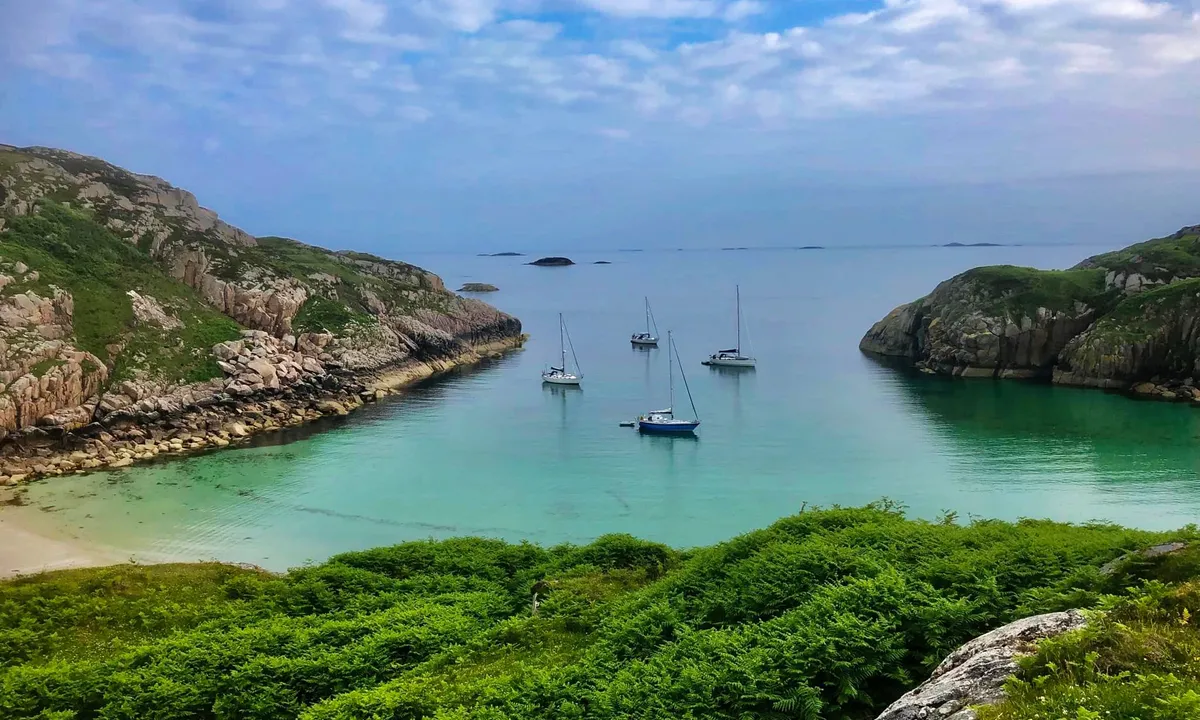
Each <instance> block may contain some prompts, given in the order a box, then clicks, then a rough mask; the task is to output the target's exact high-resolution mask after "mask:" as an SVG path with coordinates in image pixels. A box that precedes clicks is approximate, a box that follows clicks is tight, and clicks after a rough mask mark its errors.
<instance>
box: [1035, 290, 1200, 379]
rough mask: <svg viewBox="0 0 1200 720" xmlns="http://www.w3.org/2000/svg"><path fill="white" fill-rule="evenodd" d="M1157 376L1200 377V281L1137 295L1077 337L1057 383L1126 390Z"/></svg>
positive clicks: (1067, 350) (1064, 357) (1065, 355)
mask: <svg viewBox="0 0 1200 720" xmlns="http://www.w3.org/2000/svg"><path fill="white" fill-rule="evenodd" d="M1156 376H1162V377H1172V378H1183V377H1193V376H1200V279H1191V280H1185V281H1181V282H1177V283H1173V284H1170V285H1166V286H1163V287H1159V288H1155V289H1153V290H1147V291H1143V292H1139V293H1137V294H1135V295H1133V296H1131V297H1128V298H1126V299H1124V300H1122V301H1121V303H1120V304H1119V305H1117V306H1116V308H1115V309H1114V310H1113V311H1112V312H1111V313H1109V314H1108V315H1106V316H1104V317H1102V318H1100V320H1099V321H1097V322H1096V323H1095V324H1094V325H1093V326H1091V327H1090V328H1088V329H1087V330H1086V331H1085V332H1083V333H1082V334H1080V335H1079V336H1078V337H1076V338H1074V339H1073V340H1072V341H1071V342H1070V343H1069V344H1068V345H1067V347H1066V348H1065V349H1064V350H1063V352H1062V356H1061V359H1060V362H1059V367H1058V368H1057V369H1056V371H1055V373H1054V379H1055V382H1058V383H1061V384H1064V385H1082V386H1090V387H1104V388H1127V387H1129V386H1130V385H1132V384H1135V383H1139V382H1142V381H1146V380H1150V379H1152V378H1154V377H1156Z"/></svg>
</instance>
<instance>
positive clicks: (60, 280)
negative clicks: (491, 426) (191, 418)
mask: <svg viewBox="0 0 1200 720" xmlns="http://www.w3.org/2000/svg"><path fill="white" fill-rule="evenodd" d="M520 338H521V324H520V322H519V321H518V320H517V319H516V318H513V317H511V316H509V315H506V314H504V313H501V312H499V311H498V310H496V309H495V308H492V307H491V306H489V305H487V304H485V303H483V302H481V301H479V300H475V299H468V298H463V297H460V296H458V295H456V294H454V293H452V292H449V291H448V290H447V289H446V288H445V286H444V285H443V283H442V281H441V279H440V278H438V277H437V276H436V275H433V274H432V273H429V272H427V271H425V270H422V269H421V268H418V267H416V266H413V265H409V264H407V263H402V262H396V261H392V260H387V259H384V258H380V257H376V256H373V255H368V254H364V253H356V252H348V251H346V252H331V251H328V250H325V249H323V248H319V247H314V246H311V245H305V244H303V243H300V242H296V241H294V240H289V239H285V238H277V237H264V238H255V237H253V236H251V235H250V234H248V233H246V232H244V231H242V230H239V229H238V228H236V227H233V226H231V225H229V224H228V223H226V222H224V221H223V220H221V219H220V218H218V217H217V215H216V213H214V212H212V211H211V210H208V209H206V208H203V207H201V206H200V205H199V203H198V202H197V201H196V198H195V196H194V195H192V194H191V193H189V192H187V191H185V190H181V189H179V188H176V187H173V186H172V185H170V184H169V183H167V182H166V181H164V180H161V179H160V178H157V177H153V176H149V175H140V174H137V173H132V172H129V171H127V170H124V169H122V168H119V167H116V166H114V165H111V164H109V163H106V162H104V161H102V160H99V159H96V158H92V157H86V156H83V155H77V154H75V153H70V152H66V151H62V150H55V149H50V148H40V147H33V148H16V147H12V146H7V145H0V438H5V435H12V434H14V433H15V434H17V435H21V434H24V433H25V431H26V430H27V429H29V428H31V427H35V426H37V427H41V428H45V429H49V430H56V431H61V432H66V431H72V430H78V429H79V428H81V427H83V426H85V425H89V424H94V422H95V421H100V422H101V423H103V422H104V421H105V420H106V417H107V416H109V415H113V414H114V413H125V415H124V416H123V417H124V418H125V421H127V420H128V418H129V412H130V409H131V408H134V409H136V408H141V410H139V412H141V413H142V414H143V415H145V414H146V413H150V414H152V415H153V416H158V417H161V416H163V414H164V413H166V414H171V413H179V412H187V411H188V409H189V408H191V409H192V411H194V410H195V409H196V408H197V407H198V405H197V401H198V400H200V399H205V400H206V401H207V400H211V401H212V402H214V403H217V404H220V403H222V402H228V401H231V400H233V401H236V400H237V399H238V398H243V399H244V398H251V399H259V398H258V396H259V395H266V396H270V395H273V394H281V393H287V392H290V390H289V388H295V387H299V386H307V387H313V388H318V389H319V388H325V387H327V386H328V385H330V383H331V381H330V380H329V378H337V380H336V381H333V382H334V383H335V384H337V385H338V387H343V388H351V387H353V388H357V389H360V390H363V391H364V392H367V391H372V392H373V389H374V388H376V387H378V386H381V385H384V384H386V382H387V380H386V379H387V378H393V379H395V378H397V377H399V378H404V377H409V376H411V375H413V374H426V373H427V372H428V371H429V369H430V368H432V369H438V368H443V367H446V366H449V365H451V364H454V363H456V362H458V361H460V360H472V359H476V358H477V357H478V351H485V352H491V351H494V350H496V349H502V348H504V347H511V346H513V345H516V344H519V342H520ZM231 343H232V344H231ZM417 366H420V368H423V369H420V370H415V371H414V369H413V368H415V367H417ZM318 394H319V393H318ZM307 395H312V393H308V394H307ZM314 402H315V401H314ZM302 414H303V413H301V415H302ZM114 417H115V416H114ZM142 419H143V420H145V419H146V418H145V417H143V418H142ZM150 419H151V420H153V419H154V418H153V417H151V418H150ZM93 430H94V432H93V434H94V433H95V432H98V431H95V429H93ZM6 439H7V440H10V441H11V440H13V438H12V437H9V438H6ZM7 445H8V447H9V449H10V451H11V450H12V448H13V447H18V448H19V447H24V443H16V444H14V443H12V442H9V443H7Z"/></svg>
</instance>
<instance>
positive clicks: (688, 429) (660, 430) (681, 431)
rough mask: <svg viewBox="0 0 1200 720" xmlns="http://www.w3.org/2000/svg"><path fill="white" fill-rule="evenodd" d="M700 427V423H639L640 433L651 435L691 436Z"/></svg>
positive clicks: (644, 421) (640, 421) (645, 421)
mask: <svg viewBox="0 0 1200 720" xmlns="http://www.w3.org/2000/svg"><path fill="white" fill-rule="evenodd" d="M698 427H700V422H699V421H694V422H684V421H679V422H650V421H648V420H639V421H638V431H639V432H644V433H647V434H649V435H691V434H692V433H694V432H696V428H698Z"/></svg>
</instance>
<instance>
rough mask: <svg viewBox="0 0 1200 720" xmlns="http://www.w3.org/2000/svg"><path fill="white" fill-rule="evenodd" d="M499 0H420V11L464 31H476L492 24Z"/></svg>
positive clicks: (417, 4)
mask: <svg viewBox="0 0 1200 720" xmlns="http://www.w3.org/2000/svg"><path fill="white" fill-rule="evenodd" d="M500 4H501V3H500V1H499V0H418V2H417V3H416V7H417V10H418V12H420V13H421V14H423V15H426V16H428V17H431V18H434V19H436V20H439V21H441V22H443V23H445V24H446V25H448V26H450V27H452V28H454V29H456V30H461V31H463V32H468V33H474V32H478V31H479V30H480V29H482V28H484V27H485V26H487V25H489V24H491V23H492V22H493V21H494V20H495V19H496V14H497V12H498V10H499V8H500Z"/></svg>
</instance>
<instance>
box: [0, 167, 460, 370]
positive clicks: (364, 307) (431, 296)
mask: <svg viewBox="0 0 1200 720" xmlns="http://www.w3.org/2000/svg"><path fill="white" fill-rule="evenodd" d="M30 157H37V158H41V159H44V160H47V161H49V162H53V163H55V164H57V165H59V166H61V167H62V168H64V169H65V170H66V171H68V172H70V173H72V174H76V175H78V174H88V175H91V176H95V177H96V178H97V179H98V180H99V181H100V182H103V183H104V184H106V185H108V186H109V187H110V188H111V189H112V190H113V191H114V192H115V193H116V194H117V195H120V196H124V197H126V198H129V199H130V200H133V201H135V202H136V201H137V193H138V189H139V184H138V181H137V179H136V178H135V177H134V176H133V175H132V174H131V173H129V172H128V171H126V170H124V169H122V168H119V167H117V166H115V165H111V164H109V163H107V162H104V161H103V160H100V159H98V158H90V157H73V156H70V155H68V154H64V153H59V152H57V151H54V150H51V149H44V148H25V149H21V150H18V151H15V152H14V151H8V150H0V172H5V171H6V170H7V169H8V168H9V167H12V166H15V165H16V164H17V163H18V162H21V161H23V160H25V159H28V158H30ZM34 177H35V178H38V177H41V176H40V175H39V174H38V173H34ZM16 191H17V193H18V194H20V188H19V187H18V188H17V189H16ZM77 192H78V190H77V189H76V188H73V187H68V188H63V189H60V190H55V191H54V192H52V193H51V195H50V199H53V200H55V201H59V202H65V203H75V201H76V200H77V199H78V198H77ZM93 202H94V203H95V205H96V208H95V212H96V214H97V215H98V216H99V217H101V218H107V217H115V218H119V219H122V220H128V219H130V218H131V215H130V213H129V211H127V210H124V209H122V208H120V207H119V205H118V204H117V203H116V202H115V201H113V200H112V199H98V200H94V201H93ZM158 217H159V219H160V220H162V221H163V222H164V223H166V224H167V225H168V226H173V227H174V228H175V229H174V231H173V232H172V234H171V237H170V238H169V239H168V240H167V241H166V245H168V246H170V245H196V246H199V247H201V248H203V249H204V251H205V253H206V254H207V255H208V256H209V257H210V258H211V259H212V260H213V261H214V264H213V267H212V272H214V273H215V274H216V275H217V276H218V277H221V278H223V279H225V280H233V281H246V280H247V279H248V278H252V277H253V278H258V277H263V276H275V277H284V278H295V279H297V280H299V281H301V282H302V283H304V284H305V285H307V286H308V287H309V289H310V290H312V291H313V296H312V299H311V300H310V302H309V304H308V305H306V306H305V307H304V308H302V310H301V313H300V316H299V318H298V323H299V324H298V327H297V329H299V330H301V331H319V330H329V331H332V332H335V333H337V332H342V331H344V330H346V328H347V327H348V326H349V325H351V324H363V323H370V322H373V320H372V318H371V314H370V312H369V305H368V303H367V301H366V300H365V299H364V292H370V293H372V294H374V295H375V296H376V297H377V298H379V299H380V300H382V301H383V302H384V303H386V304H387V305H388V307H389V308H391V309H392V311H393V314H410V313H412V312H414V311H416V310H418V309H421V308H428V309H432V310H439V311H443V310H445V309H446V304H447V302H448V300H449V297H450V296H449V295H447V294H445V293H442V292H437V291H435V289H434V288H433V286H432V285H431V283H430V282H429V280H428V279H427V278H426V277H425V272H424V271H423V270H421V269H420V268H417V267H415V266H412V265H408V264H406V263H401V262H397V261H391V260H385V259H383V258H379V257H375V256H373V255H369V254H366V253H352V252H345V253H333V252H331V251H329V250H326V249H324V248H320V247H315V246H311V245H305V244H304V243H300V242H297V241H295V240H290V239H287V238H279V237H262V238H258V242H259V244H258V246H257V247H230V246H227V245H225V244H224V243H223V242H221V241H220V240H219V239H218V238H217V237H216V236H215V235H214V234H212V233H202V232H197V231H194V230H189V229H186V228H184V227H182V226H181V225H179V224H178V223H177V222H175V221H174V219H173V218H170V217H167V216H165V215H163V214H162V213H158ZM125 235H127V236H128V237H126V239H127V240H129V241H130V242H132V243H133V244H135V245H137V246H138V247H139V248H140V249H141V250H142V251H143V252H149V250H150V242H151V240H152V237H151V236H150V235H149V234H146V235H144V236H142V237H132V236H129V233H128V232H126V233H125ZM354 260H363V261H368V262H372V263H378V264H382V265H386V266H388V267H389V268H390V269H391V270H392V271H393V274H394V277H390V278H382V277H379V276H378V275H375V274H373V273H371V272H368V271H366V270H364V269H362V268H360V267H357V266H356V265H355V264H354V262H353V261H354ZM314 275H325V276H331V277H333V278H336V282H334V283H332V284H329V283H324V282H321V281H319V280H314V279H313V276H314ZM251 282H253V280H252V281H251ZM149 347H150V346H149V345H148V346H147V348H149ZM214 367H215V366H214ZM210 369H211V368H210Z"/></svg>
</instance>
